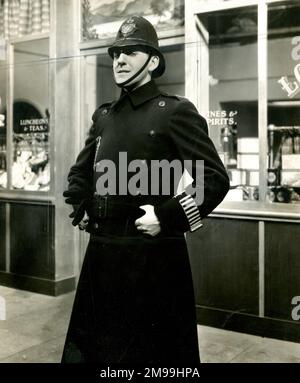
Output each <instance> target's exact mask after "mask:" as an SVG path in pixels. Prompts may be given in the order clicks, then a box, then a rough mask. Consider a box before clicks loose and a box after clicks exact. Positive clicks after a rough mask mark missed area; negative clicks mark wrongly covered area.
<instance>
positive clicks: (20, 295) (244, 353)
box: [0, 286, 300, 363]
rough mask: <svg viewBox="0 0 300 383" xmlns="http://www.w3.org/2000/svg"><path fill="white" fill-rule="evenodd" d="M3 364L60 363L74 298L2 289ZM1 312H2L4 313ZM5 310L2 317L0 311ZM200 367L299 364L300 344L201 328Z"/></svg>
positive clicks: (0, 349)
mask: <svg viewBox="0 0 300 383" xmlns="http://www.w3.org/2000/svg"><path fill="white" fill-rule="evenodd" d="M1 297H3V298H4V300H5V303H6V305H5V306H6V310H5V313H6V315H5V320H3V319H4V310H3V305H2V306H1V305H0V319H2V320H0V340H1V342H0V362H1V363H30V362H35V363H45V362H49V363H57V362H59V361H60V357H61V353H62V347H63V343H64V339H65V334H66V330H67V325H68V320H69V317H70V311H71V307H72V303H73V299H74V293H69V294H65V295H62V296H59V297H50V296H46V295H41V294H35V293H30V292H27V291H21V290H15V289H11V288H7V287H2V286H0V303H1V301H2V302H3V299H1ZM1 307H2V309H1ZM1 310H2V311H1ZM198 333H199V340H200V354H201V360H202V362H206V363H211V362H216V363H231V362H236V363H252V362H258V363H268V362H273V363H278V362H282V363H284V362H286V363H290V362H294V363H300V344H298V343H292V342H284V341H279V340H275V339H267V338H262V337H258V336H252V335H247V334H241V333H236V332H231V331H225V330H220V329H215V328H212V327H206V326H198Z"/></svg>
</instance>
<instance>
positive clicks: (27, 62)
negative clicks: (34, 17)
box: [11, 39, 50, 191]
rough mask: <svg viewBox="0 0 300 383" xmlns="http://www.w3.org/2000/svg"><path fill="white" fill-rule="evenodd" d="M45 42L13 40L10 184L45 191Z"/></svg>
mask: <svg viewBox="0 0 300 383" xmlns="http://www.w3.org/2000/svg"><path fill="white" fill-rule="evenodd" d="M48 51H49V43H48V39H40V40H35V41H29V42H20V43H16V44H14V81H13V84H14V89H13V95H14V103H13V135H12V136H13V150H12V169H11V184H12V185H11V186H12V188H13V189H18V190H20V189H21V190H29V191H49V188H50V155H49V144H50V142H49V118H50V115H49V82H48V79H49V54H48Z"/></svg>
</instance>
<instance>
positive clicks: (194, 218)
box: [155, 99, 229, 232]
mask: <svg viewBox="0 0 300 383" xmlns="http://www.w3.org/2000/svg"><path fill="white" fill-rule="evenodd" d="M168 133H169V135H170V137H171V140H172V142H173V144H174V146H175V150H176V152H177V155H178V157H179V159H180V160H181V161H182V162H183V161H189V163H191V164H192V174H191V176H192V177H193V179H194V181H193V185H192V186H193V190H195V187H197V185H202V190H203V192H204V194H203V196H204V198H203V199H202V203H201V204H197V203H196V202H197V201H196V199H195V198H194V197H195V193H194V194H192V195H191V194H189V193H188V192H186V191H185V192H184V193H182V194H180V195H176V196H174V197H173V198H171V199H169V200H167V201H166V202H165V203H164V204H162V205H161V206H155V213H156V215H157V217H158V219H159V220H160V223H161V226H162V229H165V230H168V229H170V226H172V228H173V229H175V230H179V231H183V232H186V231H195V230H197V229H198V228H200V227H201V226H202V223H201V219H202V218H205V217H206V216H207V215H208V214H210V213H211V212H212V211H213V210H214V209H215V208H216V207H217V206H218V205H219V204H220V203H221V201H222V200H223V199H224V197H225V195H226V194H227V192H228V190H229V178H228V174H227V171H226V169H225V168H224V165H223V163H222V161H221V159H220V157H219V155H218V153H217V151H216V148H215V146H214V144H213V142H212V141H211V139H210V138H209V136H208V127H207V123H206V120H205V119H204V118H203V117H202V116H201V115H200V114H199V113H198V111H197V109H196V108H195V106H194V105H193V104H192V103H191V102H190V101H189V100H187V99H182V100H180V102H178V104H177V107H176V108H175V111H174V112H173V114H172V117H171V120H170V123H169V132H168ZM197 160H203V161H204V184H203V181H202V182H201V180H199V179H198V180H197V179H196V177H197V172H196V166H197V163H196V161H197Z"/></svg>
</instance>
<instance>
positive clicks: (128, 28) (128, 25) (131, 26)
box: [120, 17, 137, 38]
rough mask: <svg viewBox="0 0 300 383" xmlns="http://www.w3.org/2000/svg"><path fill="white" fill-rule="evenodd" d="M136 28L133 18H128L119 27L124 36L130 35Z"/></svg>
mask: <svg viewBox="0 0 300 383" xmlns="http://www.w3.org/2000/svg"><path fill="white" fill-rule="evenodd" d="M136 30H137V27H136V25H135V22H134V18H132V17H131V18H130V19H128V20H126V21H125V23H124V24H123V25H122V27H121V31H120V32H121V34H122V35H123V37H124V38H126V37H128V36H130V35H132V34H133V33H134V32H135V31H136Z"/></svg>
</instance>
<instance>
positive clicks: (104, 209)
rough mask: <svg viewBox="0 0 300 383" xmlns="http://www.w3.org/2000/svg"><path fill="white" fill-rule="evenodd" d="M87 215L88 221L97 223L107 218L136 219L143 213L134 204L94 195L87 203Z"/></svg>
mask: <svg viewBox="0 0 300 383" xmlns="http://www.w3.org/2000/svg"><path fill="white" fill-rule="evenodd" d="M87 213H88V216H89V218H90V219H92V220H94V221H98V220H103V219H108V218H109V219H111V218H112V219H113V218H118V219H122V218H123V219H128V218H130V217H132V218H134V217H136V218H138V217H140V216H141V215H143V213H144V211H143V210H142V209H140V208H139V207H138V206H137V204H136V203H133V202H126V201H122V200H121V199H118V200H114V199H113V198H111V197H102V196H97V195H96V196H94V198H93V199H92V200H91V201H89V203H88V206H87Z"/></svg>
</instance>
